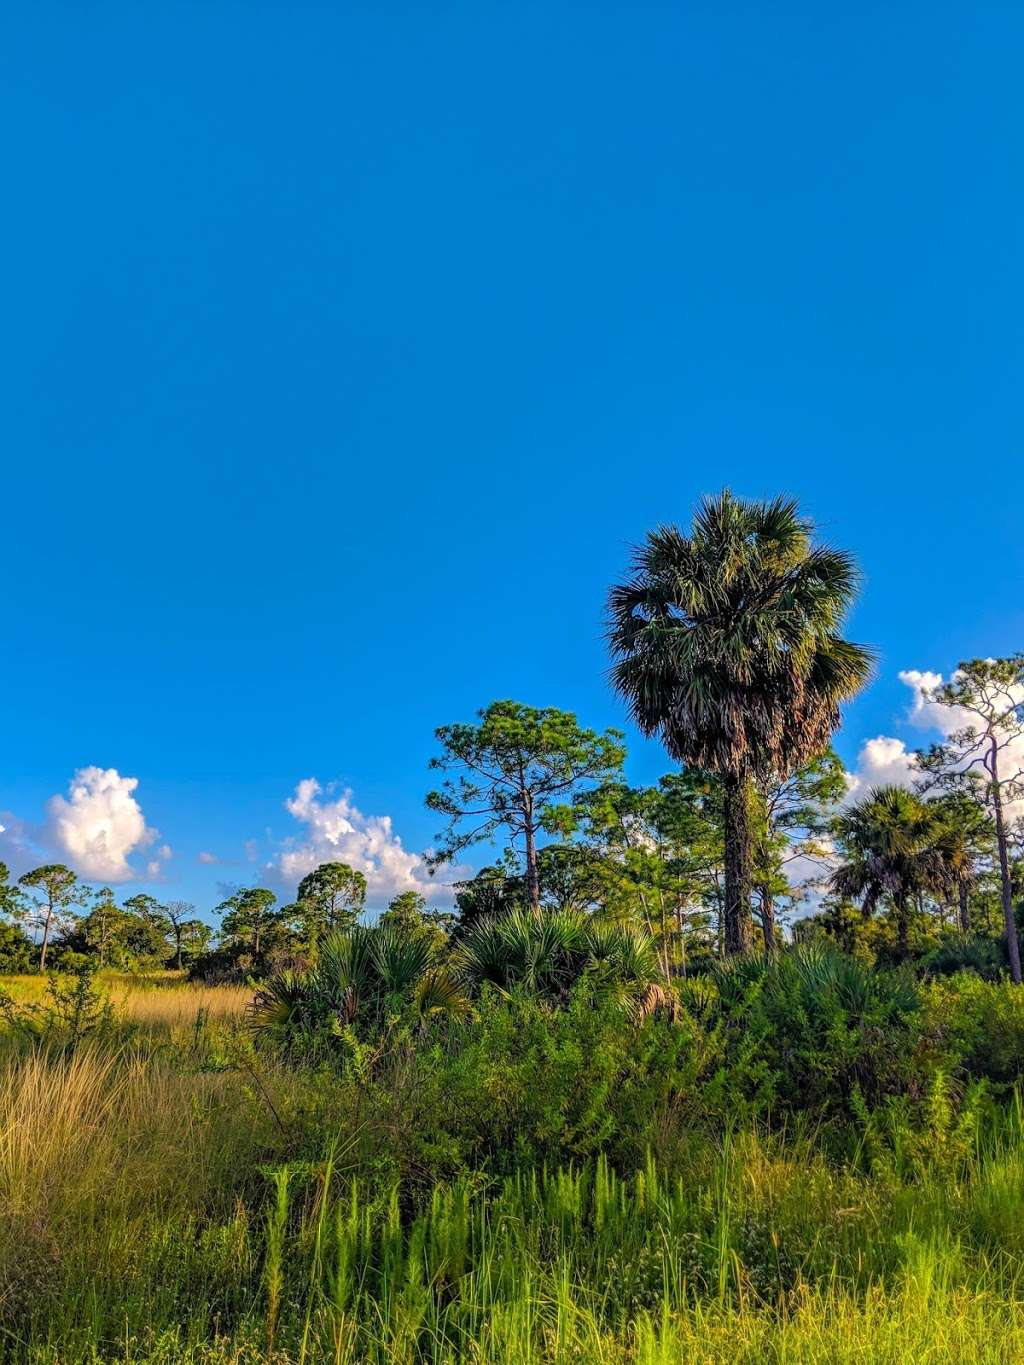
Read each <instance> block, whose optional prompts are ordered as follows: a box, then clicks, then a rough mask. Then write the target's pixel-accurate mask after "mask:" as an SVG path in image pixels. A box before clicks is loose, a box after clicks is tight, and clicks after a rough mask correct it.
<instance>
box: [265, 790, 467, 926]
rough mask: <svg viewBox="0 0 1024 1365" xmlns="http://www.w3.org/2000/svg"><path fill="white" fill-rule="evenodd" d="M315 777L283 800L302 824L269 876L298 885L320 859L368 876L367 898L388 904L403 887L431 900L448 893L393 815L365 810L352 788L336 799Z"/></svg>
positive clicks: (267, 870)
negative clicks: (396, 828) (409, 844)
mask: <svg viewBox="0 0 1024 1365" xmlns="http://www.w3.org/2000/svg"><path fill="white" fill-rule="evenodd" d="M329 798H330V790H329V789H328V791H326V792H325V790H324V788H323V787H321V786H320V783H319V782H317V780H316V778H314V777H307V778H305V779H304V780H303V781H301V782H300V783H299V784H298V786H297V787H296V788H295V792H294V795H292V796H291V797H289V799H288V800H287V801H286V802H285V809H286V810H287V811H288V813H289V814H290V815H291V816H292V817H293V818H294V819H295V820H297V821H298V822H299V823H300V824H301V825H303V826H304V829H303V832H302V834H301V835H299V836H297V837H295V838H291V839H286V840H285V841H284V844H283V846H282V850H281V852H280V854H278V856H277V857H276V858H275V859H274V860H273V861H272V862H270V863H267V864H266V866H265V868H264V871H265V874H266V875H267V877H268V879H271V880H276V881H279V882H286V883H288V884H289V885H291V886H294V885H295V884H296V883H297V882H299V881H300V880H301V879H302V878H303V877H304V876H305V875H306V873H307V872H312V870H313V869H314V868H315V867H317V866H318V864H320V863H327V862H342V863H348V864H349V866H351V867H354V868H356V869H357V870H358V871H359V872H362V873H363V875H364V876H365V877H366V887H367V892H366V901H367V904H368V905H369V906H370V907H378V906H384V905H386V904H387V902H388V901H390V900H391V899H392V898H393V897H394V896H396V895H398V893H399V892H401V891H418V892H419V893H420V895H422V896H424V897H426V898H427V899H435V900H436V899H438V898H445V897H447V896H450V886H449V884H448V883H447V882H445V881H443V880H438V879H436V878H434V877H431V876H430V874H429V872H428V871H427V868H426V865H425V864H424V862H423V858H422V857H421V856H420V854H418V853H411V852H410V851H409V850H408V849H406V848H404V847H403V845H402V841H401V839H400V838H399V837H398V835H397V834H395V832H394V830H393V828H392V825H391V817H390V815H364V814H363V813H362V811H360V810H359V809H358V807H357V806H356V805H355V804H354V802H353V800H352V793H351V791H343V792H342V793H341V794H340V795H339V796H337V797H335V798H334V799H333V800H332V799H329Z"/></svg>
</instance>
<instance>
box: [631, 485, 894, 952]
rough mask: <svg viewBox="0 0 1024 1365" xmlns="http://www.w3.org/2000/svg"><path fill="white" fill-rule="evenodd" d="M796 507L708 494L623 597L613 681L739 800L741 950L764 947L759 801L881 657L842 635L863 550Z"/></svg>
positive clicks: (647, 558) (651, 723) (643, 559)
mask: <svg viewBox="0 0 1024 1365" xmlns="http://www.w3.org/2000/svg"><path fill="white" fill-rule="evenodd" d="M812 529H813V528H812V526H811V523H810V522H808V521H807V520H806V519H805V518H804V517H802V516H801V515H800V513H799V510H798V507H797V505H796V503H795V502H793V501H790V500H788V499H784V498H776V499H775V500H774V501H773V502H747V501H744V500H742V499H740V498H736V497H733V495H732V494H731V493H730V492H728V490H726V491H725V492H723V493H721V494H720V495H719V496H718V497H715V498H709V499H705V500H704V502H702V503H701V505H700V507H699V508H698V510H697V512H696V515H695V516H694V520H693V526H692V528H691V529H690V531H689V533H686V532H684V531H682V530H680V529H679V528H678V527H676V526H662V527H659V528H658V529H657V530H656V531H652V532H651V533H650V534H649V535H648V536H647V539H646V540H645V541H644V542H643V544H642V545H640V546H639V547H638V548H637V550H636V551H635V555H634V564H633V570H634V571H633V577H632V578H631V579H630V580H629V581H628V582H626V583H623V584H621V585H619V586H616V587H613V588H612V590H611V593H610V595H609V617H610V622H609V643H610V646H611V652H612V658H613V667H612V680H613V682H614V685H615V687H616V689H617V691H618V692H619V693H620V694H621V695H622V696H623V697H624V698H625V699H626V702H627V703H628V706H629V710H630V713H631V715H632V717H633V720H634V721H635V722H636V723H637V725H638V726H639V727H640V729H641V730H642V731H643V732H644V733H645V734H648V735H658V736H660V737H661V739H662V741H663V742H664V744H665V746H666V748H667V749H668V751H669V753H670V754H671V755H672V757H673V758H675V759H677V760H678V761H680V762H682V763H684V764H685V765H686V766H687V767H694V768H701V769H704V770H706V771H709V772H713V773H715V774H716V775H717V776H718V777H719V778H720V780H721V782H722V786H723V791H724V800H725V896H724V920H725V924H724V928H725V949H726V952H727V953H730V954H734V953H741V952H746V951H748V950H749V949H750V946H751V908H750V900H751V878H752V842H753V840H752V811H751V807H752V798H753V793H754V790H755V784H756V783H759V784H767V783H769V782H771V781H778V780H780V779H784V778H785V777H786V776H788V774H790V773H791V772H793V770H794V769H795V768H797V767H799V766H800V765H801V764H802V763H805V762H807V761H808V760H809V759H811V758H814V757H815V756H817V755H818V754H820V753H822V752H823V751H824V750H825V749H826V748H827V747H828V743H829V739H830V737H831V735H832V732H833V731H834V730H835V728H836V726H837V724H838V723H839V708H840V705H841V703H842V702H844V701H845V700H847V699H848V698H849V697H851V696H852V695H853V694H854V693H855V692H856V691H857V690H858V689H859V688H860V687H861V686H862V684H863V683H864V681H865V679H866V678H867V675H868V672H869V670H870V662H871V658H870V654H869V652H868V651H867V650H865V649H863V648H862V647H861V646H859V645H855V644H851V643H850V642H849V641H847V640H844V639H843V638H842V636H841V635H840V633H839V632H840V629H841V626H842V622H843V617H844V615H845V613H846V610H847V608H848V607H849V605H850V603H851V601H852V599H853V597H854V594H855V591H856V586H857V572H856V568H855V565H854V561H853V559H852V557H851V556H850V555H848V554H846V553H844V552H842V551H839V550H832V549H829V548H827V547H824V546H815V545H814V544H813V543H812V539H811V535H812Z"/></svg>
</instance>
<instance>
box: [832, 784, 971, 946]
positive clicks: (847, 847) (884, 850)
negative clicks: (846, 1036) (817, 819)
mask: <svg viewBox="0 0 1024 1365" xmlns="http://www.w3.org/2000/svg"><path fill="white" fill-rule="evenodd" d="M947 835H948V832H947V828H946V825H945V823H944V821H943V819H942V814H941V812H940V810H939V809H938V808H937V807H936V805H935V804H934V803H930V802H927V801H922V800H921V798H920V797H919V796H915V795H914V793H913V792H909V791H907V790H906V789H905V788H904V787H892V786H890V787H875V788H873V789H872V790H871V791H869V792H868V794H867V795H866V796H865V797H864V799H863V800H862V801H859V802H858V803H857V804H856V805H855V806H852V807H851V808H850V810H849V811H847V813H846V814H845V815H844V816H843V817H842V819H841V820H840V822H839V827H838V831H837V838H838V843H839V847H840V850H841V852H842V859H843V860H842V862H841V863H840V865H839V867H838V868H837V869H836V871H835V872H834V873H833V874H832V886H833V889H834V890H835V891H836V892H837V893H838V894H839V895H840V896H849V897H851V898H853V899H860V900H861V909H862V912H863V914H864V916H865V918H867V917H869V916H870V915H872V914H873V913H874V910H875V907H876V906H877V905H878V903H879V901H881V900H888V901H889V902H890V903H891V905H892V908H893V912H894V914H895V917H896V940H897V945H898V950H899V954H900V956H901V957H906V955H907V953H908V951H909V930H910V907H911V905H912V904H913V902H914V900H915V898H916V897H918V896H919V895H926V894H930V893H933V892H934V893H942V892H944V891H946V890H948V888H949V885H950V882H951V878H952V877H953V876H954V869H953V867H952V865H951V861H950V844H949V840H948V837H947ZM944 841H945V842H944Z"/></svg>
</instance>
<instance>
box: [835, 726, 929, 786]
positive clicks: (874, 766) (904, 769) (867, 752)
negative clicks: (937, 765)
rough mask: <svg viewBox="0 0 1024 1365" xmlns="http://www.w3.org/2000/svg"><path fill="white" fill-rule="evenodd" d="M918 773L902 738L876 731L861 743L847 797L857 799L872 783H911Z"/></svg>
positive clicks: (914, 759)
mask: <svg viewBox="0 0 1024 1365" xmlns="http://www.w3.org/2000/svg"><path fill="white" fill-rule="evenodd" d="M919 776H920V774H919V772H918V767H917V759H916V758H915V757H914V754H913V752H912V751H911V750H910V749H908V748H907V746H906V745H905V744H904V742H903V740H902V739H895V738H893V736H891V735H878V736H876V738H875V739H869V740H866V741H865V743H864V744H862V745H861V748H860V753H859V754H858V755H857V766H856V768H855V769H854V770H853V772H852V773H850V775H849V796H848V799H849V800H857V799H859V798H860V797H861V796H863V795H864V793H865V792H867V791H870V789H871V788H872V787H889V786H893V787H912V786H913V785H914V783H915V781H916V780H917V778H918V777H919Z"/></svg>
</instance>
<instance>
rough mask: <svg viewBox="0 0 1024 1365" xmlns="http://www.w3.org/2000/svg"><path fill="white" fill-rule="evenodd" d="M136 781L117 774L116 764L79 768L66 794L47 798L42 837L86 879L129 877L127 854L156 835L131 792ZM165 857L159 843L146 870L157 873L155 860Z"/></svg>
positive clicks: (158, 865)
mask: <svg viewBox="0 0 1024 1365" xmlns="http://www.w3.org/2000/svg"><path fill="white" fill-rule="evenodd" d="M138 785H139V779H138V778H137V777H122V776H121V774H120V773H119V772H118V771H117V769H116V768H97V767H88V768H79V769H78V771H77V772H76V773H75V775H74V777H73V778H72V779H71V782H70V784H69V787H68V796H67V797H66V798H65V797H63V796H53V797H51V798H50V800H49V801H48V802H47V807H46V809H47V813H48V816H49V820H48V823H47V825H46V828H45V830H44V831H43V836H42V837H43V839H44V841H45V842H47V843H50V844H52V845H53V846H55V847H56V848H57V849H59V850H60V851H61V853H63V854H64V855H65V857H66V858H67V860H68V862H69V863H70V865H71V866H72V867H73V868H74V869H75V871H77V872H79V873H80V874H81V875H82V876H83V877H86V878H88V879H89V880H90V881H103V882H126V881H131V880H132V878H134V877H137V876H138V875H139V873H138V871H137V870H136V869H135V868H134V867H133V866H132V865H131V863H129V861H128V858H129V856H130V855H131V854H132V853H134V852H136V851H137V850H141V849H144V848H148V847H149V846H150V845H151V844H153V843H154V842H155V840H156V839H157V838H158V837H159V833H158V831H157V830H155V829H151V828H149V826H147V824H146V821H145V817H144V816H143V814H142V807H141V806H140V805H139V803H138V800H137V799H136V796H135V790H136V788H137V787H138ZM170 856H171V850H170V848H168V846H167V845H166V844H165V845H164V846H163V847H162V848H161V849H160V850H159V852H158V854H157V857H156V858H155V859H152V860H151V861H150V863H149V864H148V865H147V867H146V875H148V876H157V875H159V873H160V871H161V870H162V869H161V862H162V861H164V860H166V859H168V858H170Z"/></svg>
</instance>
